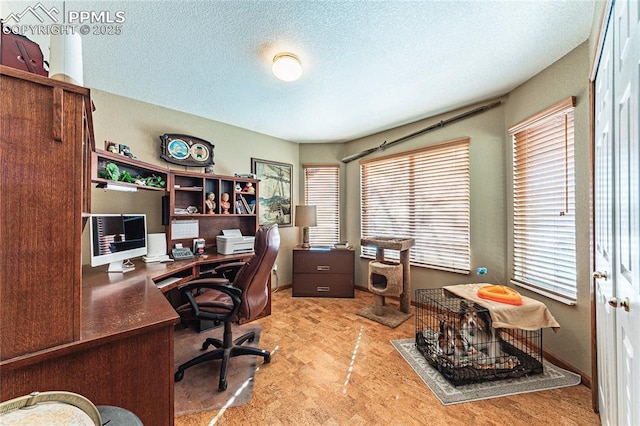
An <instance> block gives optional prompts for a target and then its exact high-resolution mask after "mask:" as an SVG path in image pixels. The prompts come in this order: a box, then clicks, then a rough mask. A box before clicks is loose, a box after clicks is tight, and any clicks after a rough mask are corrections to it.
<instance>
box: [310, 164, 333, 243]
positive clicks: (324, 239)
mask: <svg viewBox="0 0 640 426" xmlns="http://www.w3.org/2000/svg"><path fill="white" fill-rule="evenodd" d="M302 167H303V168H304V203H305V204H307V205H315V206H317V207H316V214H317V219H318V220H317V226H312V227H310V228H309V243H310V244H311V245H321V246H326V245H333V244H335V243H337V242H338V241H340V166H339V165H303V166H302Z"/></svg>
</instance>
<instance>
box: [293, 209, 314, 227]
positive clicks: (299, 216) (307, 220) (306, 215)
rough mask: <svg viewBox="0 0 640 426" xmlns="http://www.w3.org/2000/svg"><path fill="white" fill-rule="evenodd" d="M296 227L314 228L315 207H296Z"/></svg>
mask: <svg viewBox="0 0 640 426" xmlns="http://www.w3.org/2000/svg"><path fill="white" fill-rule="evenodd" d="M295 224H296V226H300V227H305V226H316V225H317V224H318V223H317V216H316V206H296V223H295Z"/></svg>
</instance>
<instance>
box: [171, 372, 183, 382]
mask: <svg viewBox="0 0 640 426" xmlns="http://www.w3.org/2000/svg"><path fill="white" fill-rule="evenodd" d="M183 377H184V371H176V374H174V375H173V379H174V380H175V381H176V382H179V381H180V380H182V378H183Z"/></svg>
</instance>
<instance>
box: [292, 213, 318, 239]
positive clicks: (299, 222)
mask: <svg viewBox="0 0 640 426" xmlns="http://www.w3.org/2000/svg"><path fill="white" fill-rule="evenodd" d="M316 225H317V218H316V206H296V226H298V227H302V248H309V247H310V245H309V227H310V226H316Z"/></svg>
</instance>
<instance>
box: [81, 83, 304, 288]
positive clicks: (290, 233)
mask: <svg viewBox="0 0 640 426" xmlns="http://www.w3.org/2000/svg"><path fill="white" fill-rule="evenodd" d="M91 97H92V100H93V102H94V103H95V105H96V111H95V112H94V113H93V121H94V132H95V137H96V146H97V147H98V148H104V141H105V140H110V141H114V142H118V143H122V144H125V145H128V146H129V147H130V148H131V151H132V153H133V154H134V155H135V156H136V157H137V158H138V159H139V160H141V161H144V162H147V163H151V164H156V165H160V166H163V167H168V166H169V164H168V163H166V162H165V161H164V160H162V159H161V158H160V138H159V136H160V135H162V134H164V133H183V134H187V135H192V136H197V137H199V138H202V139H204V140H207V141H209V142H211V143H213V144H214V145H215V149H214V161H215V173H216V174H220V175H233V174H234V173H249V172H250V171H251V158H252V157H254V158H261V159H266V160H274V161H280V162H283V163H290V164H293V167H294V170H298V169H299V162H298V157H299V153H298V144H295V143H291V142H287V141H284V140H282V139H277V138H273V137H270V136H266V135H263V134H260V133H256V132H252V131H250V130H246V129H242V128H239V127H235V126H231V125H228V124H224V123H220V122H216V121H212V120H208V119H204V118H202V117H197V116H194V115H191V114H185V113H182V112H179V111H175V110H170V109H167V108H163V107H160V106H156V105H151V104H147V103H144V102H140V101H136V100H133V99H130V98H125V97H122V96H116V95H113V94H110V93H106V92H102V91H99V90H92V91H91ZM170 167H171V168H172V169H179V170H193V171H202V168H186V167H183V166H177V165H171V166H170ZM299 182H300V180H299V179H295V178H294V180H293V189H292V191H293V203H297V200H298V198H297V194H298V185H299ZM162 195H163V193H162V192H161V191H144V190H142V191H138V192H135V193H123V192H115V191H106V190H102V189H97V188H95V185H94V187H93V189H92V191H91V203H92V207H91V210H92V213H146V214H147V217H148V222H149V223H148V227H149V232H164V229H163V226H162V214H161V212H162V206H161V196H162ZM280 235H281V238H282V247H281V252H280V255H279V256H278V259H277V261H276V263H277V264H278V277H274V280H273V283H274V285H275V284H276V282H279V283H280V284H283V283H290V282H291V256H290V254H289V253H291V248H292V247H293V246H295V245H296V244H297V243H298V229H297V228H295V227H285V228H281V229H280ZM88 239H89V238H88V227H87V228H86V229H85V232H84V234H83V263H88V262H89V245H88Z"/></svg>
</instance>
